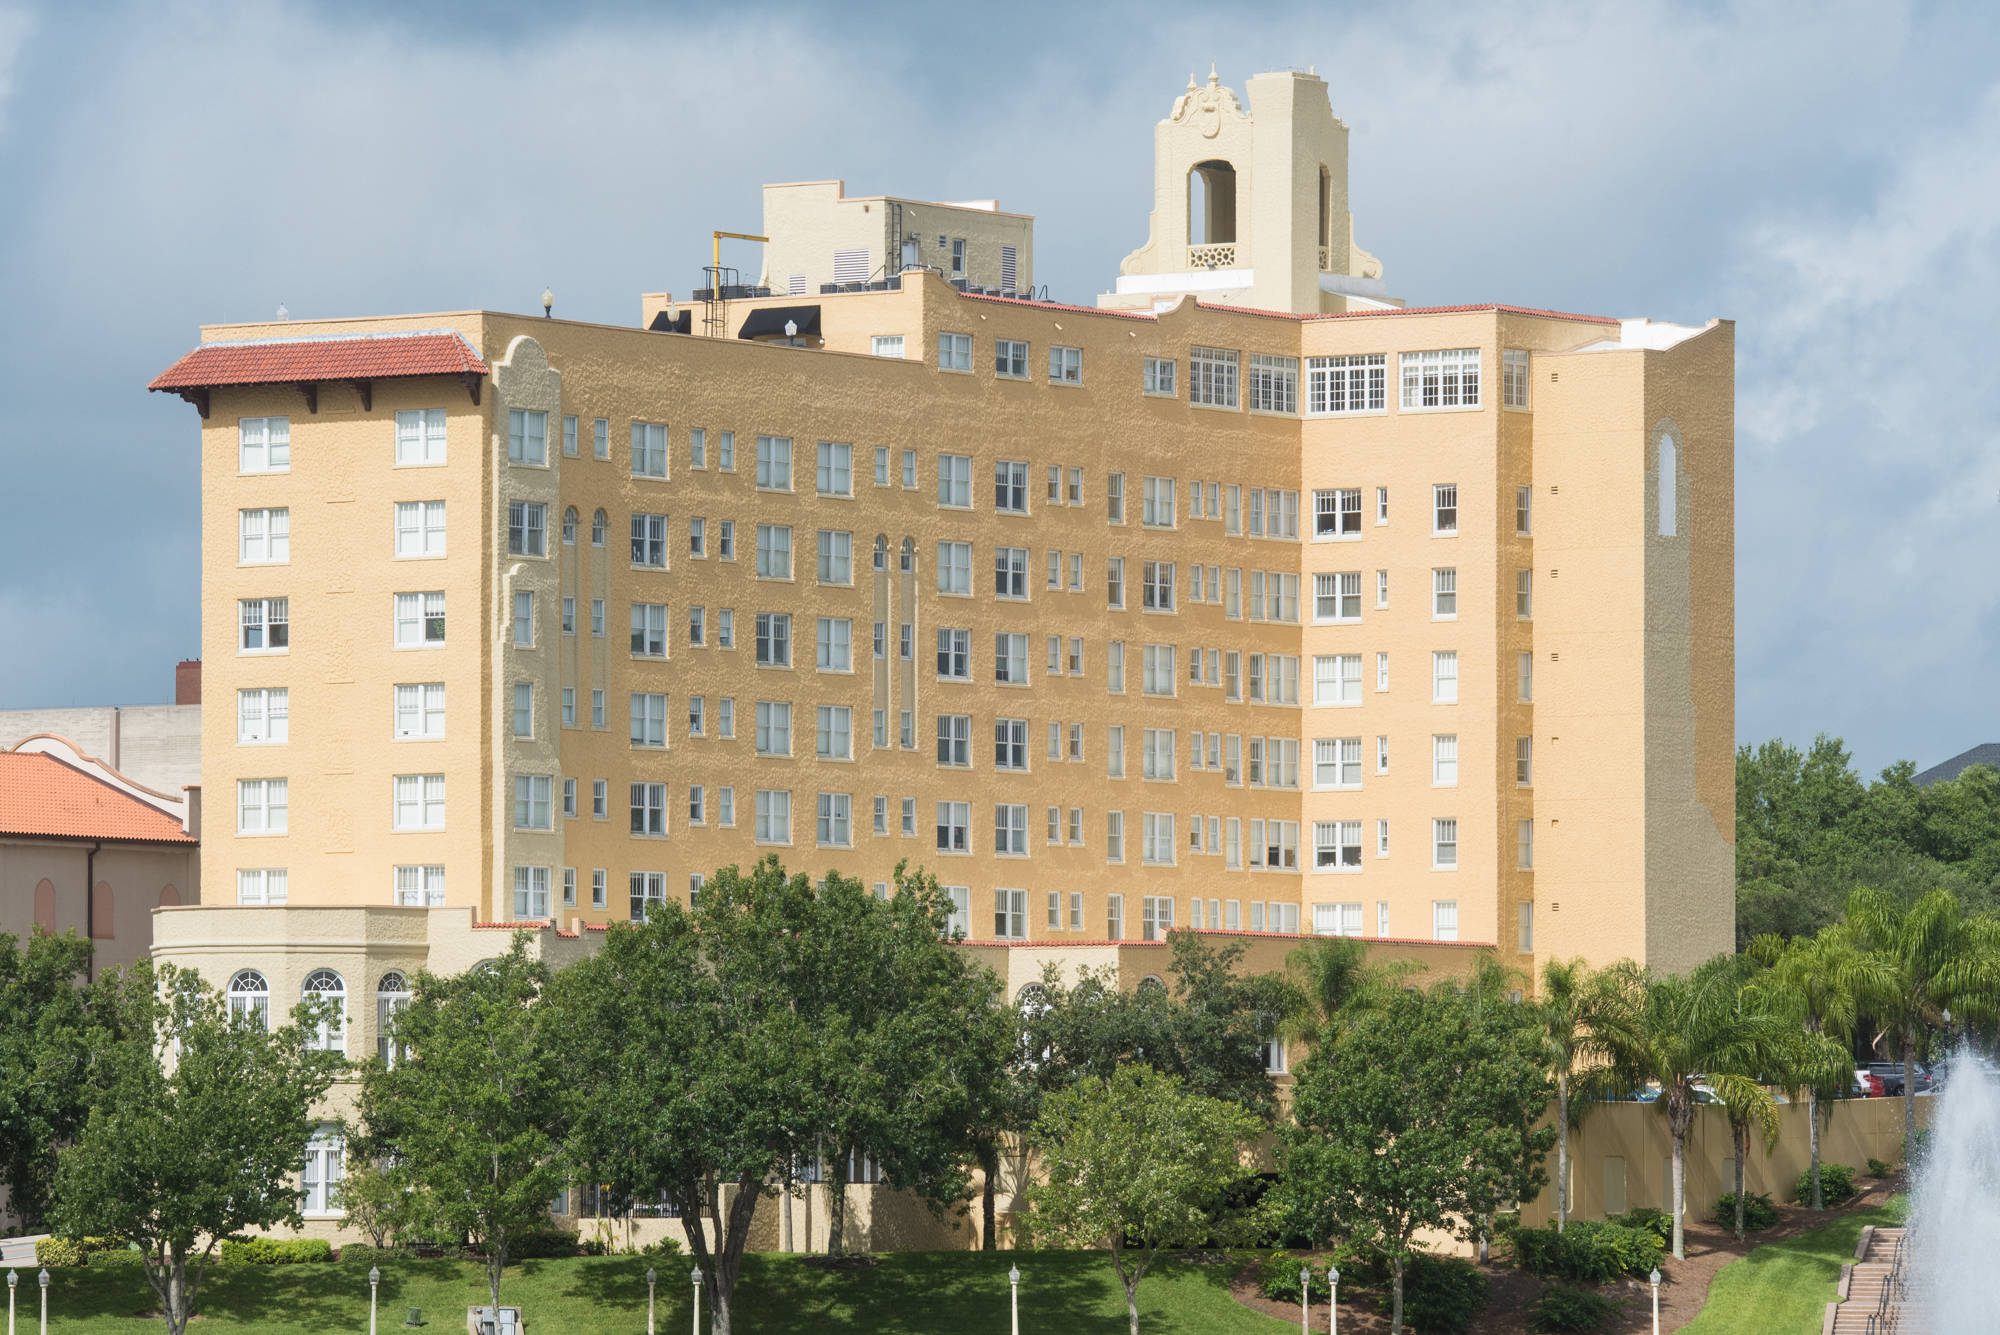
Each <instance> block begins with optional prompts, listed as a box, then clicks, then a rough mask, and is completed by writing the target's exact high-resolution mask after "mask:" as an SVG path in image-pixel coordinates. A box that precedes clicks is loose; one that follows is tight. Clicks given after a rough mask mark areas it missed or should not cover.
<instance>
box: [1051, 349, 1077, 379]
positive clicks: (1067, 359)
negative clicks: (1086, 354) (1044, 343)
mask: <svg viewBox="0 0 2000 1335" xmlns="http://www.w3.org/2000/svg"><path fill="white" fill-rule="evenodd" d="M1049 379H1050V380H1053V381H1056V382H1057V383H1059V384H1065V385H1080V384H1082V383H1083V349H1082V348H1064V347H1056V346H1051V347H1050V348H1049Z"/></svg>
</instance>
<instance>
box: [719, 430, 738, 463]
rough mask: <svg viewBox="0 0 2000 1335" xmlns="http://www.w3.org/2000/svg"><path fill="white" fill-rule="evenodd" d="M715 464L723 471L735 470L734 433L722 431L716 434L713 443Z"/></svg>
mask: <svg viewBox="0 0 2000 1335" xmlns="http://www.w3.org/2000/svg"><path fill="white" fill-rule="evenodd" d="M715 466H716V467H717V468H719V469H721V470H722V471H723V472H725V473H733V472H735V471H736V433H735V432H734V431H724V432H721V433H719V434H718V435H717V437H716V443H715Z"/></svg>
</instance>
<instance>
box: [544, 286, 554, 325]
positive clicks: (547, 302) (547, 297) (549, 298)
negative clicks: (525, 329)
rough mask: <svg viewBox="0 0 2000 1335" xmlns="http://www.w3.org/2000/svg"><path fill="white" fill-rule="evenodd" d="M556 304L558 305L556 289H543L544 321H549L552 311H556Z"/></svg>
mask: <svg viewBox="0 0 2000 1335" xmlns="http://www.w3.org/2000/svg"><path fill="white" fill-rule="evenodd" d="M555 304H556V294H555V289H554V288H548V287H545V288H543V289H542V318H543V319H544V320H546V319H548V318H549V315H550V313H551V312H552V311H553V310H554V309H555Z"/></svg>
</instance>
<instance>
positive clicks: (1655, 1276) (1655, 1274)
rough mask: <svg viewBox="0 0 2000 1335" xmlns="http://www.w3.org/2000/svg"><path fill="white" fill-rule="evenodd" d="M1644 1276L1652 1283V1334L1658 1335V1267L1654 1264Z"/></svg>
mask: <svg viewBox="0 0 2000 1335" xmlns="http://www.w3.org/2000/svg"><path fill="white" fill-rule="evenodd" d="M1646 1278H1647V1279H1649V1280H1651V1281H1652V1284H1653V1335H1660V1268H1659V1267H1658V1266H1654V1267H1653V1273H1652V1274H1650V1275H1648V1276H1646Z"/></svg>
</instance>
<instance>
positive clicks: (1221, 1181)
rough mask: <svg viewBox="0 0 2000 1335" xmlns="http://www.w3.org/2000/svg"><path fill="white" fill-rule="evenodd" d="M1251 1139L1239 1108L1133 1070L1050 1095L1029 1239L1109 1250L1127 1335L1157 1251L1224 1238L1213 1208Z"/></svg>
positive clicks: (1039, 1135)
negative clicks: (1141, 1285) (1121, 1287)
mask: <svg viewBox="0 0 2000 1335" xmlns="http://www.w3.org/2000/svg"><path fill="white" fill-rule="evenodd" d="M1262 1131H1263V1123H1262V1122H1261V1121H1260V1120H1259V1119H1258V1118H1257V1117H1256V1116H1255V1115H1254V1114H1252V1113H1251V1112H1249V1111H1248V1110H1247V1109H1245V1108H1243V1107H1242V1106H1241V1105H1240V1104H1237V1103H1235V1102H1233V1101H1231V1100H1228V1099H1218V1098H1211V1097H1208V1096H1206V1095H1202V1094H1197V1093H1194V1092H1193V1091H1192V1090H1190V1089H1189V1088H1188V1087H1187V1084H1186V1082H1185V1081H1183V1080H1180V1079H1179V1078H1177V1077H1175V1076H1171V1075H1163V1074H1161V1073H1160V1072H1158V1071H1155V1070H1153V1069H1152V1068H1151V1067H1150V1066H1146V1065H1143V1064H1137V1063H1135V1064H1131V1065H1126V1066H1122V1067H1120V1068H1119V1069H1118V1071H1117V1072H1116V1073H1115V1074H1114V1075H1112V1076H1111V1078H1110V1079H1109V1080H1095V1079H1092V1080H1086V1081H1083V1082H1082V1083H1079V1084H1076V1085H1072V1086H1070V1087H1069V1088H1067V1089H1060V1090H1057V1091H1055V1092H1053V1093H1051V1094H1050V1095H1049V1096H1048V1097H1047V1098H1046V1099H1044V1100H1043V1103H1042V1111H1041V1115H1040V1116H1039V1117H1038V1118H1037V1119H1036V1121H1035V1126H1034V1131H1033V1133H1032V1142H1033V1144H1034V1145H1035V1147H1036V1149H1037V1150H1038V1151H1039V1152H1040V1155H1041V1166H1042V1177H1043V1180H1042V1181H1040V1182H1038V1183H1037V1184H1035V1185H1034V1186H1031V1187H1030V1188H1028V1193H1027V1195H1028V1208H1029V1212H1030V1213H1029V1222H1030V1229H1031V1233H1032V1235H1033V1237H1034V1238H1035V1239H1036V1240H1037V1241H1038V1242H1054V1243H1058V1244H1061V1245H1064V1246H1069V1247H1100V1246H1101V1247H1107V1248H1109V1249H1110V1253H1111V1267H1112V1269H1113V1270H1115V1271H1116V1272H1117V1274H1118V1282H1119V1283H1120V1284H1122V1285H1124V1287H1125V1312H1126V1318H1127V1321H1128V1322H1129V1324H1130V1328H1131V1332H1132V1335H1138V1331H1139V1282H1140V1281H1141V1280H1143V1279H1144V1278H1145V1277H1146V1272H1147V1271H1148V1270H1150V1269H1151V1268H1152V1266H1153V1263H1154V1262H1155V1261H1156V1260H1158V1258H1159V1255H1160V1253H1161V1252H1162V1251H1163V1250H1165V1249H1167V1248H1173V1247H1193V1246H1198V1245H1200V1244H1201V1243H1202V1241H1203V1240H1205V1239H1207V1238H1209V1237H1211V1236H1217V1235H1220V1236H1225V1237H1227V1236H1229V1234H1230V1233H1231V1232H1232V1231H1233V1229H1232V1223H1236V1222H1240V1221H1232V1220H1231V1219H1229V1218H1227V1217H1224V1216H1223V1204H1224V1200H1225V1198H1226V1196H1227V1193H1228V1191H1229V1189H1230V1188H1231V1187H1232V1186H1234V1185H1235V1184H1236V1183H1238V1182H1240V1181H1242V1180H1243V1179H1244V1178H1245V1177H1247V1176H1248V1175H1249V1170H1248V1169H1247V1168H1246V1167H1245V1166H1244V1158H1245V1153H1246V1151H1247V1150H1248V1148H1249V1147H1250V1145H1251V1143H1252V1142H1254V1140H1255V1139H1256V1138H1257V1136H1258V1135H1259V1134H1260V1133H1261V1132H1262Z"/></svg>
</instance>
